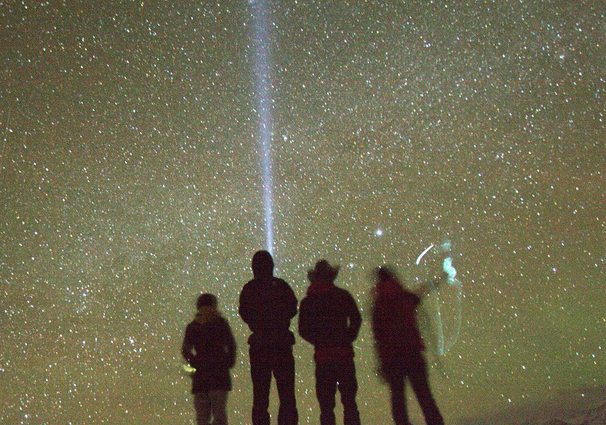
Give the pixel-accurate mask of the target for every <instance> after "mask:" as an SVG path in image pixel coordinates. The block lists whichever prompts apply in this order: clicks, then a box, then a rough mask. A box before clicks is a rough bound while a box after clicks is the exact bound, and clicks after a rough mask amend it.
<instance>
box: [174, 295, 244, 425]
mask: <svg viewBox="0 0 606 425" xmlns="http://www.w3.org/2000/svg"><path fill="white" fill-rule="evenodd" d="M196 305H197V307H198V312H197V313H196V317H195V318H194V320H193V321H192V322H191V323H190V324H189V325H187V328H186V329H185V338H184V339H183V346H182V348H181V353H182V354H183V357H184V358H185V360H187V362H188V363H189V364H190V365H191V366H193V367H194V368H195V369H196V371H195V372H194V374H193V376H192V393H193V394H194V408H195V410H196V421H197V424H198V425H209V424H210V423H211V417H212V421H213V422H212V424H214V425H227V412H226V405H227V393H228V392H229V391H230V390H231V376H230V373H229V369H231V368H232V367H234V365H235V362H236V342H235V340H234V337H233V334H232V333H231V329H230V327H229V324H228V323H227V320H225V319H224V318H223V317H222V316H221V315H220V314H219V312H218V311H217V298H216V297H215V296H214V295H211V294H202V295H200V297H198V301H197V304H196Z"/></svg>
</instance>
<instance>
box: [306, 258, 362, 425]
mask: <svg viewBox="0 0 606 425" xmlns="http://www.w3.org/2000/svg"><path fill="white" fill-rule="evenodd" d="M338 274H339V267H333V266H331V265H330V263H329V262H328V261H326V260H320V261H318V262H317V263H316V265H315V267H314V268H313V269H312V270H309V272H308V273H307V276H308V278H309V281H310V283H311V284H310V286H309V288H308V290H307V295H306V296H305V298H304V299H303V300H302V301H301V305H300V307H299V334H300V335H301V337H302V338H303V339H305V340H306V341H307V342H309V343H311V344H312V345H313V346H314V361H315V363H316V396H317V398H318V403H319V404H320V424H321V425H334V424H335V414H334V408H335V395H336V392H337V389H338V390H339V392H340V393H341V401H342V403H343V416H344V418H343V424H344V425H359V424H360V413H359V411H358V405H357V402H356V393H357V391H358V382H357V379H356V369H355V365H354V349H353V345H352V343H353V341H355V340H356V338H357V337H358V332H359V331H360V326H361V324H362V316H361V315H360V311H359V310H358V306H357V305H356V301H355V300H354V298H353V297H352V296H351V294H350V293H349V292H348V291H346V290H345V289H343V288H339V287H337V286H335V283H334V282H335V279H336V278H337V275H338Z"/></svg>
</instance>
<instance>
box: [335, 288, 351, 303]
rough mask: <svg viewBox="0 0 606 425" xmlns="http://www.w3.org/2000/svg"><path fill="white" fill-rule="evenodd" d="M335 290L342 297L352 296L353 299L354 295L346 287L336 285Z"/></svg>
mask: <svg viewBox="0 0 606 425" xmlns="http://www.w3.org/2000/svg"><path fill="white" fill-rule="evenodd" d="M335 292H336V293H337V294H338V295H339V297H342V298H348V299H349V298H351V299H352V300H353V295H351V292H349V291H348V290H347V289H345V288H341V287H339V286H335Z"/></svg>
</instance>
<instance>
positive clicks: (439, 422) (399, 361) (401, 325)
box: [372, 267, 444, 425]
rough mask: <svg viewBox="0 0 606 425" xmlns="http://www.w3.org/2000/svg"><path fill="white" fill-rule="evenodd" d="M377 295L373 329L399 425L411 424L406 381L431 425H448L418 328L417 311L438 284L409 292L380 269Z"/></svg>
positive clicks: (375, 290)
mask: <svg viewBox="0 0 606 425" xmlns="http://www.w3.org/2000/svg"><path fill="white" fill-rule="evenodd" d="M376 278H377V281H376V284H375V286H374V292H373V307H372V330H373V334H374V338H375V346H376V349H377V354H378V356H379V362H380V369H379V371H380V373H381V376H382V378H383V379H384V380H385V381H386V382H387V383H388V384H389V389H390V391H391V408H392V416H393V420H394V423H395V424H396V425H410V421H409V420H408V412H407V409H406V394H405V388H406V382H407V381H408V382H410V384H411V386H412V388H413V390H414V392H415V394H416V396H417V400H418V401H419V405H420V406H421V410H422V412H423V415H424V416H425V421H426V422H427V424H428V425H444V420H443V419H442V415H441V414H440V411H439V409H438V406H437V405H436V402H435V400H434V398H433V395H432V393H431V390H430V388H429V379H428V374H427V364H426V362H425V358H424V357H423V350H424V345H423V340H422V339H421V334H420V333H419V329H418V326H417V318H416V309H417V307H418V305H419V303H420V302H421V297H420V296H421V295H423V294H424V293H427V292H428V291H429V290H431V288H432V286H435V285H436V284H437V282H431V283H427V284H424V285H423V286H422V287H421V288H420V290H419V291H417V292H416V293H414V292H411V291H408V290H407V289H405V288H404V286H403V285H402V284H401V283H400V281H399V280H398V278H397V277H396V275H395V273H394V272H393V271H392V270H391V269H389V268H388V267H380V268H378V269H377V270H376Z"/></svg>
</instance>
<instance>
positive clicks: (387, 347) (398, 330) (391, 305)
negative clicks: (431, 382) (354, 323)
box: [372, 279, 424, 360]
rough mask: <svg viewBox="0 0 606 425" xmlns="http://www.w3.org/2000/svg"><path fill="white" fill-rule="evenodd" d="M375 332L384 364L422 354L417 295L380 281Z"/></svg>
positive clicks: (374, 312) (397, 284) (376, 293)
mask: <svg viewBox="0 0 606 425" xmlns="http://www.w3.org/2000/svg"><path fill="white" fill-rule="evenodd" d="M373 295H374V300H373V301H374V302H373V309H372V330H373V334H374V338H375V343H376V348H377V351H378V355H379V358H380V359H381V360H388V359H390V358H394V357H401V356H406V355H407V354H411V353H420V352H421V351H423V349H424V346H423V340H422V339H421V334H420V333H419V329H418V327H417V319H416V310H417V307H418V305H419V303H420V302H421V299H420V298H419V296H418V295H416V294H414V293H412V292H410V291H408V290H406V289H404V287H403V286H402V285H401V284H400V282H398V281H397V280H395V279H386V280H381V281H379V282H378V283H377V284H376V286H375V289H374V294H373Z"/></svg>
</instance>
